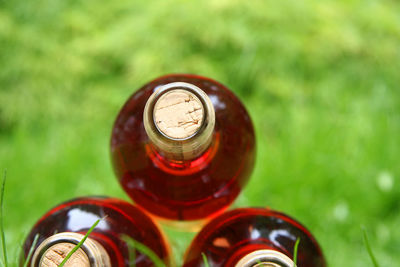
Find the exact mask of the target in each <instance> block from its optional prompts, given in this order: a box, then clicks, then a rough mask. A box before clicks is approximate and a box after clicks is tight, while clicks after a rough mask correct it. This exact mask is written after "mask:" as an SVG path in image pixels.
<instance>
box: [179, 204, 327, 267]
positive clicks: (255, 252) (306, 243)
mask: <svg viewBox="0 0 400 267" xmlns="http://www.w3.org/2000/svg"><path fill="white" fill-rule="evenodd" d="M298 238H299V239H300V243H299V246H298V254H297V266H298V267H324V266H326V264H325V260H324V257H323V255H322V252H321V249H320V247H319V245H318V243H317V241H316V240H315V238H314V237H313V236H312V235H311V233H310V232H309V231H308V230H307V229H306V228H305V227H304V226H302V225H301V224H300V223H298V222H297V221H295V220H293V219H292V218H290V217H288V216H286V215H285V214H282V213H279V212H277V211H273V210H269V209H263V208H241V209H236V210H232V211H229V212H227V213H224V214H222V215H220V216H218V217H216V218H214V219H213V220H212V221H210V222H209V223H208V224H207V225H206V226H205V227H204V228H203V229H202V230H201V232H200V233H198V235H197V236H196V237H195V239H194V241H193V242H192V244H191V246H190V247H189V249H188V250H187V252H186V256H185V261H184V265H183V266H184V267H200V266H205V265H204V261H203V258H202V253H204V254H205V256H206V257H207V260H208V263H209V266H210V267H261V266H268V267H293V266H294V263H293V260H292V259H293V250H294V246H295V242H296V240H297V239H298Z"/></svg>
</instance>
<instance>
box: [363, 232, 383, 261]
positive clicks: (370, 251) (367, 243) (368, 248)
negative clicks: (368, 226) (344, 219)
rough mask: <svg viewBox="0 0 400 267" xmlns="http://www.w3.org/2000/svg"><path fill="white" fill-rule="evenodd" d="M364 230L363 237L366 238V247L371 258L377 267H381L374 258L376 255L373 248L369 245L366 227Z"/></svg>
mask: <svg viewBox="0 0 400 267" xmlns="http://www.w3.org/2000/svg"><path fill="white" fill-rule="evenodd" d="M362 230H363V236H364V245H365V247H366V248H367V251H368V254H369V257H370V258H371V261H372V263H373V265H374V266H375V267H379V264H378V262H377V261H376V258H375V256H374V253H373V252H372V249H371V246H370V245H369V240H368V235H367V230H365V227H362Z"/></svg>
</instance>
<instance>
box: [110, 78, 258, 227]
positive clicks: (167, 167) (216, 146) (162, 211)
mask: <svg viewBox="0 0 400 267" xmlns="http://www.w3.org/2000/svg"><path fill="white" fill-rule="evenodd" d="M254 154H255V140H254V130H253V125H252V122H251V120H250V117H249V115H248V113H247V111H246V109H245V107H244V106H243V105H242V103H241V102H240V101H239V99H238V98H237V97H236V96H235V95H234V94H233V93H232V92H231V91H230V90H229V89H227V88H226V87H225V86H224V85H222V84H220V83H219V82H217V81H214V80H211V79H209V78H205V77H201V76H196V75H184V74H174V75H167V76H163V77H160V78H158V79H156V80H154V81H151V82H149V83H147V84H146V85H144V86H143V87H142V88H140V89H139V90H138V91H137V92H136V93H134V94H133V95H132V96H131V97H130V98H129V99H128V101H127V102H126V103H125V105H124V106H123V108H122V109H121V111H120V113H119V115H118V117H117V119H116V121H115V124H114V127H113V130H112V136H111V157H112V162H113V166H114V170H115V173H116V175H117V177H118V178H119V182H120V184H121V185H122V187H123V188H124V190H125V191H126V192H127V193H128V195H129V196H130V197H131V198H132V199H133V200H134V201H135V203H136V204H137V205H140V206H141V207H143V208H144V209H146V210H147V211H149V212H150V213H152V214H154V215H156V216H158V217H162V218H165V219H169V220H184V221H187V220H198V219H204V218H206V217H209V216H213V215H215V214H217V213H218V212H221V211H222V210H224V209H225V208H226V207H228V206H229V205H230V204H231V203H232V202H233V200H234V199H235V198H236V197H237V196H238V194H239V192H240V191H241V189H242V188H243V186H244V185H245V184H246V182H247V181H248V179H249V176H250V174H251V171H252V169H253V165H254V157H255V155H254Z"/></svg>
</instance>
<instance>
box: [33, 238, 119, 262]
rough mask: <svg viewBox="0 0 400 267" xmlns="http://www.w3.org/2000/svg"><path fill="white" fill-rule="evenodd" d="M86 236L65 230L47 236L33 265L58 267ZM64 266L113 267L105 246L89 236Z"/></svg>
mask: <svg viewBox="0 0 400 267" xmlns="http://www.w3.org/2000/svg"><path fill="white" fill-rule="evenodd" d="M83 238H84V235H82V234H79V233H74V232H63V233H58V234H55V235H52V236H50V237H48V238H46V239H45V240H44V241H43V242H42V243H40V245H39V246H38V247H37V248H36V250H35V252H34V253H33V256H32V261H31V267H56V266H58V265H60V263H61V262H62V261H63V260H64V259H65V257H67V255H68V253H69V252H70V251H71V250H72V249H73V248H74V247H75V246H76V245H77V244H78V243H79V242H80V241H81V240H82V239H83ZM64 266H67V267H72V266H79V267H111V262H110V257H109V256H108V253H107V251H106V250H105V249H104V247H103V246H102V245H101V244H100V243H99V242H97V241H96V240H94V239H91V238H90V237H88V238H87V239H86V240H85V242H83V244H82V246H81V247H80V248H79V249H78V250H77V251H75V252H74V254H72V255H71V257H70V258H69V259H68V261H67V262H66V263H65V265H64Z"/></svg>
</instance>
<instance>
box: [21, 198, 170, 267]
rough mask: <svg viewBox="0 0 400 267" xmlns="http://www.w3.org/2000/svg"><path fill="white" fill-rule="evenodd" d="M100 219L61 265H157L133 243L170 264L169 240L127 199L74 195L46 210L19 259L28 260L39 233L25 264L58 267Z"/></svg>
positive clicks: (118, 266)
mask: <svg viewBox="0 0 400 267" xmlns="http://www.w3.org/2000/svg"><path fill="white" fill-rule="evenodd" d="M101 218H103V219H102V220H101V221H100V223H99V224H98V225H97V226H96V228H95V229H94V230H93V232H92V233H91V234H90V235H89V237H88V238H87V239H86V241H85V242H84V243H83V246H82V247H81V248H80V249H79V250H78V251H77V252H75V253H74V254H73V256H72V257H71V258H70V259H69V260H68V261H67V263H66V265H64V266H66V267H67V266H82V267H128V266H136V267H139V266H143V267H144V266H155V265H154V263H153V261H152V260H150V258H148V257H147V256H146V255H145V254H142V253H140V252H139V251H136V250H134V247H132V244H134V242H140V243H141V244H143V245H145V246H146V247H147V248H149V249H150V250H152V251H153V252H154V253H155V254H156V255H157V256H158V257H159V258H160V259H161V260H162V261H163V262H164V263H165V264H166V266H170V265H169V251H168V247H167V244H166V242H165V240H164V237H163V235H162V233H161V232H160V230H159V229H158V227H157V226H156V225H155V224H154V223H153V221H152V220H151V219H150V218H149V217H148V216H147V215H145V214H144V213H143V212H142V211H140V210H139V209H138V208H136V207H134V206H133V205H131V204H129V203H128V202H125V201H122V200H118V199H114V198H101V197H83V198H77V199H73V200H70V201H68V202H65V203H63V204H60V205H58V206H56V207H55V208H53V209H52V210H50V211H49V212H47V213H46V214H45V215H44V216H43V217H42V218H41V219H40V220H39V221H38V222H37V223H36V225H35V226H34V227H33V229H32V230H31V232H30V233H29V235H28V237H27V239H26V241H25V243H24V246H23V251H24V255H23V257H22V258H23V259H26V257H27V255H28V253H29V250H30V248H31V246H32V244H33V240H34V238H35V236H36V235H37V234H38V236H39V239H38V242H37V244H36V245H35V247H34V253H33V257H32V259H31V261H30V265H28V266H32V267H53V266H54V267H55V266H58V265H59V264H60V263H61V261H62V260H63V259H64V258H65V257H66V255H67V254H68V253H69V252H70V251H71V249H72V248H73V247H74V246H75V245H76V244H78V243H79V241H81V240H82V238H83V237H84V235H85V234H86V232H87V231H88V230H89V229H90V227H91V226H92V225H93V224H94V223H95V222H96V221H97V220H98V219H101ZM22 262H23V260H21V264H20V266H22Z"/></svg>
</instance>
